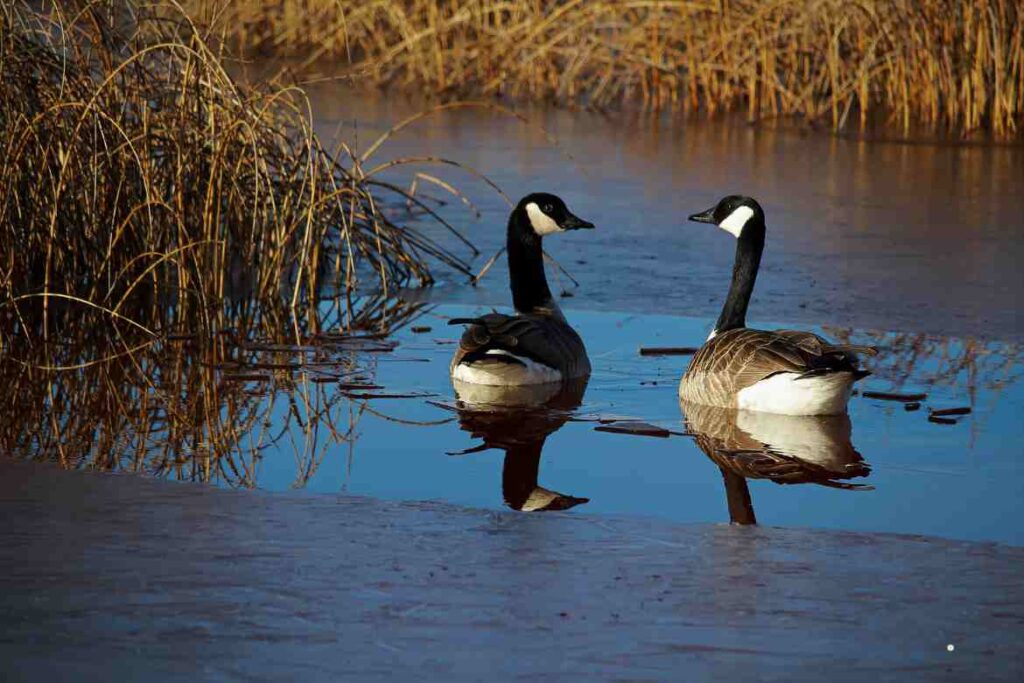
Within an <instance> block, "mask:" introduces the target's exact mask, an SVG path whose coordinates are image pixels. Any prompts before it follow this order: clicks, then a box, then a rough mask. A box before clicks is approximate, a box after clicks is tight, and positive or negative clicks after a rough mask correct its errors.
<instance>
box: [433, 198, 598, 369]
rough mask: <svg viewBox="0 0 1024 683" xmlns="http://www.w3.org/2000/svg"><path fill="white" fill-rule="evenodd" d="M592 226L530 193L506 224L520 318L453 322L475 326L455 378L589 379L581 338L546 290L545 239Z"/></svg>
mask: <svg viewBox="0 0 1024 683" xmlns="http://www.w3.org/2000/svg"><path fill="white" fill-rule="evenodd" d="M593 227H594V224H593V223H589V222H587V221H585V220H582V219H580V218H578V217H576V216H574V215H573V214H572V213H571V212H570V211H569V209H568V208H566V206H565V202H563V201H562V200H561V199H559V198H558V197H556V196H554V195H552V194H544V193H535V194H530V195H527V196H526V197H524V198H523V199H522V200H521V201H520V202H519V204H518V205H517V206H516V208H515V209H513V210H512V213H511V215H510V216H509V218H508V242H507V250H508V270H509V279H510V281H511V286H512V303H513V304H514V306H515V311H516V312H515V315H505V314H503V313H489V314H487V315H484V316H480V317H479V318H454V319H452V320H449V321H448V324H449V325H469V326H470V327H468V328H467V329H466V331H465V332H464V333H463V335H462V339H461V341H460V342H459V350H458V351H456V353H455V357H454V358H453V359H452V365H451V374H452V378H453V379H456V380H459V381H462V382H469V383H471V384H486V385H492V386H511V385H521V384H543V383H548V382H560V381H563V380H567V379H572V378H577V377H587V376H589V375H590V360H589V359H588V358H587V351H586V349H585V348H584V346H583V340H582V339H580V336H579V335H578V334H576V331H575V330H574V329H572V327H570V326H569V323H568V322H566V320H565V316H564V315H562V311H561V309H559V308H558V304H556V303H555V300H554V298H553V297H552V296H551V290H550V289H548V281H547V277H546V276H545V275H544V252H543V251H542V249H541V240H542V238H543V237H544V236H545V235H551V234H554V233H558V232H564V231H566V230H578V229H580V228H593Z"/></svg>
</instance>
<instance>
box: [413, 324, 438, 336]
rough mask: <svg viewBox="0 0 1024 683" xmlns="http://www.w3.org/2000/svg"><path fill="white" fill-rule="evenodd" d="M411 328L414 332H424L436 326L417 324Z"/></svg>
mask: <svg viewBox="0 0 1024 683" xmlns="http://www.w3.org/2000/svg"><path fill="white" fill-rule="evenodd" d="M410 329H411V331H412V333H413V334H424V333H426V332H430V331H431V330H432V329H434V328H433V327H430V326H428V325H417V326H415V327H413V328H410Z"/></svg>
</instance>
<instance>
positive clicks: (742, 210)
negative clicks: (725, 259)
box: [718, 206, 754, 237]
mask: <svg viewBox="0 0 1024 683" xmlns="http://www.w3.org/2000/svg"><path fill="white" fill-rule="evenodd" d="M753 215H754V210H753V209H751V208H750V207H749V206H741V207H739V208H737V209H735V210H733V212H732V213H730V214H729V217H728V218H726V219H725V220H724V221H722V222H721V223H719V224H718V227H720V228H721V229H722V230H725V231H726V232H729V233H732V235H733V236H734V237H739V236H740V233H741V232H743V226H744V225H746V224H747V221H749V220H750V217H751V216H753Z"/></svg>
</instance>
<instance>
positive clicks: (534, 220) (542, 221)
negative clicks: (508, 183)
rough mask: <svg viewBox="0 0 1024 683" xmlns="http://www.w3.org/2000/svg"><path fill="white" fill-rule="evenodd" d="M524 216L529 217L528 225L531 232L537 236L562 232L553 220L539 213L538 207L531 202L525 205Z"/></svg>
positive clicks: (541, 212)
mask: <svg viewBox="0 0 1024 683" xmlns="http://www.w3.org/2000/svg"><path fill="white" fill-rule="evenodd" d="M526 215H527V216H529V217H530V225H532V226H533V231H534V232H535V233H537V234H538V235H550V234H551V233H553V232H562V229H561V228H560V227H558V223H556V222H555V219H553V218H552V217H551V216H549V215H547V214H546V213H544V212H543V211H541V210H540V207H539V206H537V205H536V204H535V203H533V202H530V203H529V204H527V205H526Z"/></svg>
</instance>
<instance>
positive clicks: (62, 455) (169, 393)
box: [0, 296, 425, 488]
mask: <svg viewBox="0 0 1024 683" xmlns="http://www.w3.org/2000/svg"><path fill="white" fill-rule="evenodd" d="M424 308H425V306H424V305H423V304H410V303H408V302H406V301H403V300H401V299H396V298H383V297H380V296H366V297H350V298H347V299H346V300H345V301H340V300H333V301H332V300H328V301H323V302H321V306H320V307H319V308H317V309H313V310H309V309H305V308H302V309H291V308H289V307H287V306H286V305H284V304H275V302H267V301H261V302H255V301H236V302H234V303H232V304H230V305H228V306H226V307H224V308H223V310H221V311H220V312H219V313H218V314H216V315H212V316H208V317H205V318H203V320H204V323H205V324H204V328H203V330H202V331H198V330H195V329H194V327H193V323H194V321H195V318H194V317H192V316H190V315H189V311H188V310H186V309H185V308H183V307H178V306H167V307H160V306H156V305H155V304H151V305H149V306H146V305H141V304H139V305H136V306H135V307H134V309H133V310H122V311H121V315H124V316H128V317H130V318H131V320H132V321H134V322H133V324H127V323H125V322H124V321H123V320H122V319H121V318H120V317H116V316H111V315H110V314H109V312H107V311H103V310H100V309H95V308H89V307H82V306H81V305H78V304H72V305H68V306H66V307H64V308H63V309H58V310H56V311H55V310H53V309H51V311H50V316H49V323H48V325H49V326H48V331H47V333H46V334H45V335H44V334H43V333H42V330H41V316H40V315H39V313H40V311H39V308H38V307H37V308H28V307H24V308H23V309H22V310H19V311H17V314H15V313H12V312H11V311H9V310H8V311H7V312H5V314H4V315H5V318H4V320H3V322H4V326H3V329H2V338H3V340H4V344H3V346H4V352H3V354H2V355H0V383H2V384H3V386H5V387H7V389H8V390H7V391H5V392H4V393H3V395H2V397H0V415H2V418H0V452H3V453H5V454H9V455H13V456H15V457H21V458H29V459H40V460H48V459H56V460H57V461H58V462H59V463H60V464H61V465H62V466H63V467H67V468H81V467H86V468H90V469H99V470H112V471H128V472H138V473H146V474H152V475H156V476H167V477H171V478H174V479H184V480H194V481H203V482H210V481H220V482H224V483H227V484H229V485H231V486H239V487H247V488H251V487H255V486H256V485H257V469H258V464H259V461H260V459H261V458H262V456H263V454H264V453H265V452H267V451H268V450H273V451H274V452H275V453H278V452H279V451H281V450H291V451H292V453H293V455H294V458H295V465H296V468H295V480H294V483H293V485H294V486H303V485H305V483H306V481H307V480H308V478H309V477H310V476H312V474H313V473H314V472H315V471H316V468H317V465H318V463H319V461H320V460H321V459H322V457H323V453H324V451H325V449H326V448H327V447H328V445H330V444H338V443H347V442H351V441H352V440H353V439H354V438H355V437H354V430H355V427H356V424H357V423H358V421H359V418H360V416H361V415H362V412H363V408H364V407H365V406H359V407H355V406H356V404H352V403H351V402H350V401H348V400H346V399H352V398H353V397H368V396H373V395H376V394H377V391H378V390H379V389H380V387H379V386H377V385H375V384H374V383H373V374H374V365H375V358H376V357H377V356H379V354H381V353H388V352H390V351H391V350H392V349H393V348H394V342H392V341H390V340H389V339H388V338H387V334H388V333H389V332H391V331H393V330H395V329H398V328H400V327H401V326H402V325H405V324H407V323H409V322H410V321H412V320H414V319H415V318H416V317H417V316H418V315H419V314H420V313H421V312H422V311H423V310H424ZM205 325H210V327H206V326H205ZM343 408H350V409H349V410H343Z"/></svg>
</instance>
